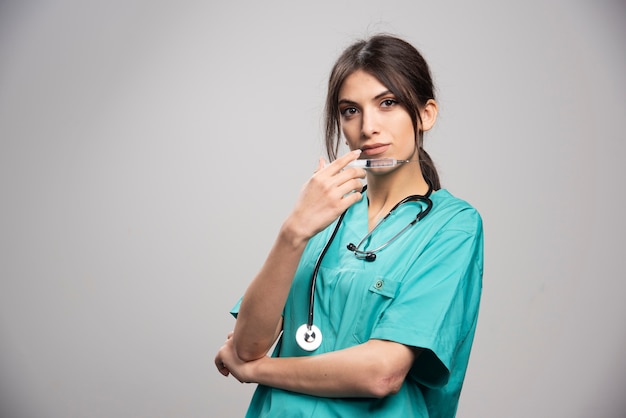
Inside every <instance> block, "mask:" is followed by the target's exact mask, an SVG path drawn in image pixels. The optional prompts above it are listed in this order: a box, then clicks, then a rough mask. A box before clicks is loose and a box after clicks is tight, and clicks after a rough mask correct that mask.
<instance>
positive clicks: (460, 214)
mask: <svg viewBox="0 0 626 418" xmlns="http://www.w3.org/2000/svg"><path fill="white" fill-rule="evenodd" d="M431 200H432V201H433V209H432V211H431V213H430V214H429V215H428V217H430V218H431V222H433V223H434V224H435V225H437V226H438V227H439V228H443V229H446V230H459V231H466V232H468V233H470V234H476V233H477V232H481V231H482V217H481V216H480V213H478V211H477V210H476V208H474V207H473V206H472V205H470V204H469V203H468V202H466V201H465V200H463V199H460V198H458V197H455V196H453V195H452V194H451V193H450V192H449V191H448V190H446V189H440V190H437V191H436V192H434V193H433V194H432V195H431ZM428 217H427V218H428Z"/></svg>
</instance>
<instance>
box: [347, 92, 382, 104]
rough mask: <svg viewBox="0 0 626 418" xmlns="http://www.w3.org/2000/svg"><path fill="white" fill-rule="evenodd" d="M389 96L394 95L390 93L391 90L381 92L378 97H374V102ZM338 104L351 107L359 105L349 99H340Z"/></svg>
mask: <svg viewBox="0 0 626 418" xmlns="http://www.w3.org/2000/svg"><path fill="white" fill-rule="evenodd" d="M388 94H393V93H392V92H391V91H389V90H385V91H383V92H381V93H379V94H377V95H376V96H374V97H373V98H372V100H378V99H381V98H383V97H384V96H387V95H388ZM338 103H339V104H349V105H355V104H357V103H356V102H353V101H352V100H348V99H339V102H338Z"/></svg>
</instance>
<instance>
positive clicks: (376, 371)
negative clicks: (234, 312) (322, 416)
mask: <svg viewBox="0 0 626 418" xmlns="http://www.w3.org/2000/svg"><path fill="white" fill-rule="evenodd" d="M417 355H419V350H418V349H415V348H412V347H408V346H405V345H403V344H399V343H396V342H393V341H385V340H369V341H368V342H366V343H363V344H360V345H357V346H353V347H350V348H346V349H343V350H338V351H333V352H329V353H324V354H320V355H316V356H306V357H277V358H273V357H262V358H260V359H258V360H254V361H250V362H244V361H242V360H240V359H239V358H238V357H237V354H236V353H235V351H234V349H233V346H232V339H231V338H230V336H229V338H228V339H227V340H226V343H225V344H224V346H223V347H222V348H221V349H220V351H219V352H218V354H217V356H216V357H215V365H216V366H217V368H218V370H219V371H220V373H222V374H223V375H224V376H228V374H229V373H230V374H232V375H233V376H234V377H235V378H236V379H237V380H239V381H240V382H242V383H258V384H262V385H265V386H270V387H274V388H278V389H284V390H289V391H292V392H298V393H304V394H307V395H313V396H323V397H374V398H383V397H385V396H387V395H390V394H393V393H396V392H398V390H400V387H401V386H402V383H403V382H404V379H405V378H406V376H407V374H408V372H409V370H410V369H411V366H412V365H413V361H414V360H415V358H416V357H417Z"/></svg>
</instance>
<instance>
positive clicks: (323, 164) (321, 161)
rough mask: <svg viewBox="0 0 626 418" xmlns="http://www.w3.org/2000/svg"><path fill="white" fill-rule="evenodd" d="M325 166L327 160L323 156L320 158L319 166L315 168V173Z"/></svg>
mask: <svg viewBox="0 0 626 418" xmlns="http://www.w3.org/2000/svg"><path fill="white" fill-rule="evenodd" d="M324 167H326V160H325V159H324V158H323V157H320V159H319V160H318V161H317V168H316V169H315V171H314V172H313V173H314V174H315V173H317V172H318V171H320V170H321V169H322V168H324Z"/></svg>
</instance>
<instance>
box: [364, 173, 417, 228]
mask: <svg viewBox="0 0 626 418" xmlns="http://www.w3.org/2000/svg"><path fill="white" fill-rule="evenodd" d="M426 193H428V183H427V182H426V180H425V179H424V176H423V174H422V171H421V169H420V167H419V163H418V162H411V163H406V164H404V165H402V166H400V167H398V168H397V169H395V170H393V171H391V172H388V173H385V174H381V173H370V172H368V175H367V197H368V201H369V202H368V203H369V206H368V219H369V229H370V230H371V229H372V228H373V227H374V226H375V225H376V224H377V223H378V221H379V220H380V219H382V218H383V217H384V216H385V215H386V214H387V213H388V212H389V211H390V210H391V208H392V207H393V206H394V205H395V204H396V203H398V202H399V201H401V200H402V199H404V198H405V197H407V196H410V195H415V194H419V195H425V194H426Z"/></svg>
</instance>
